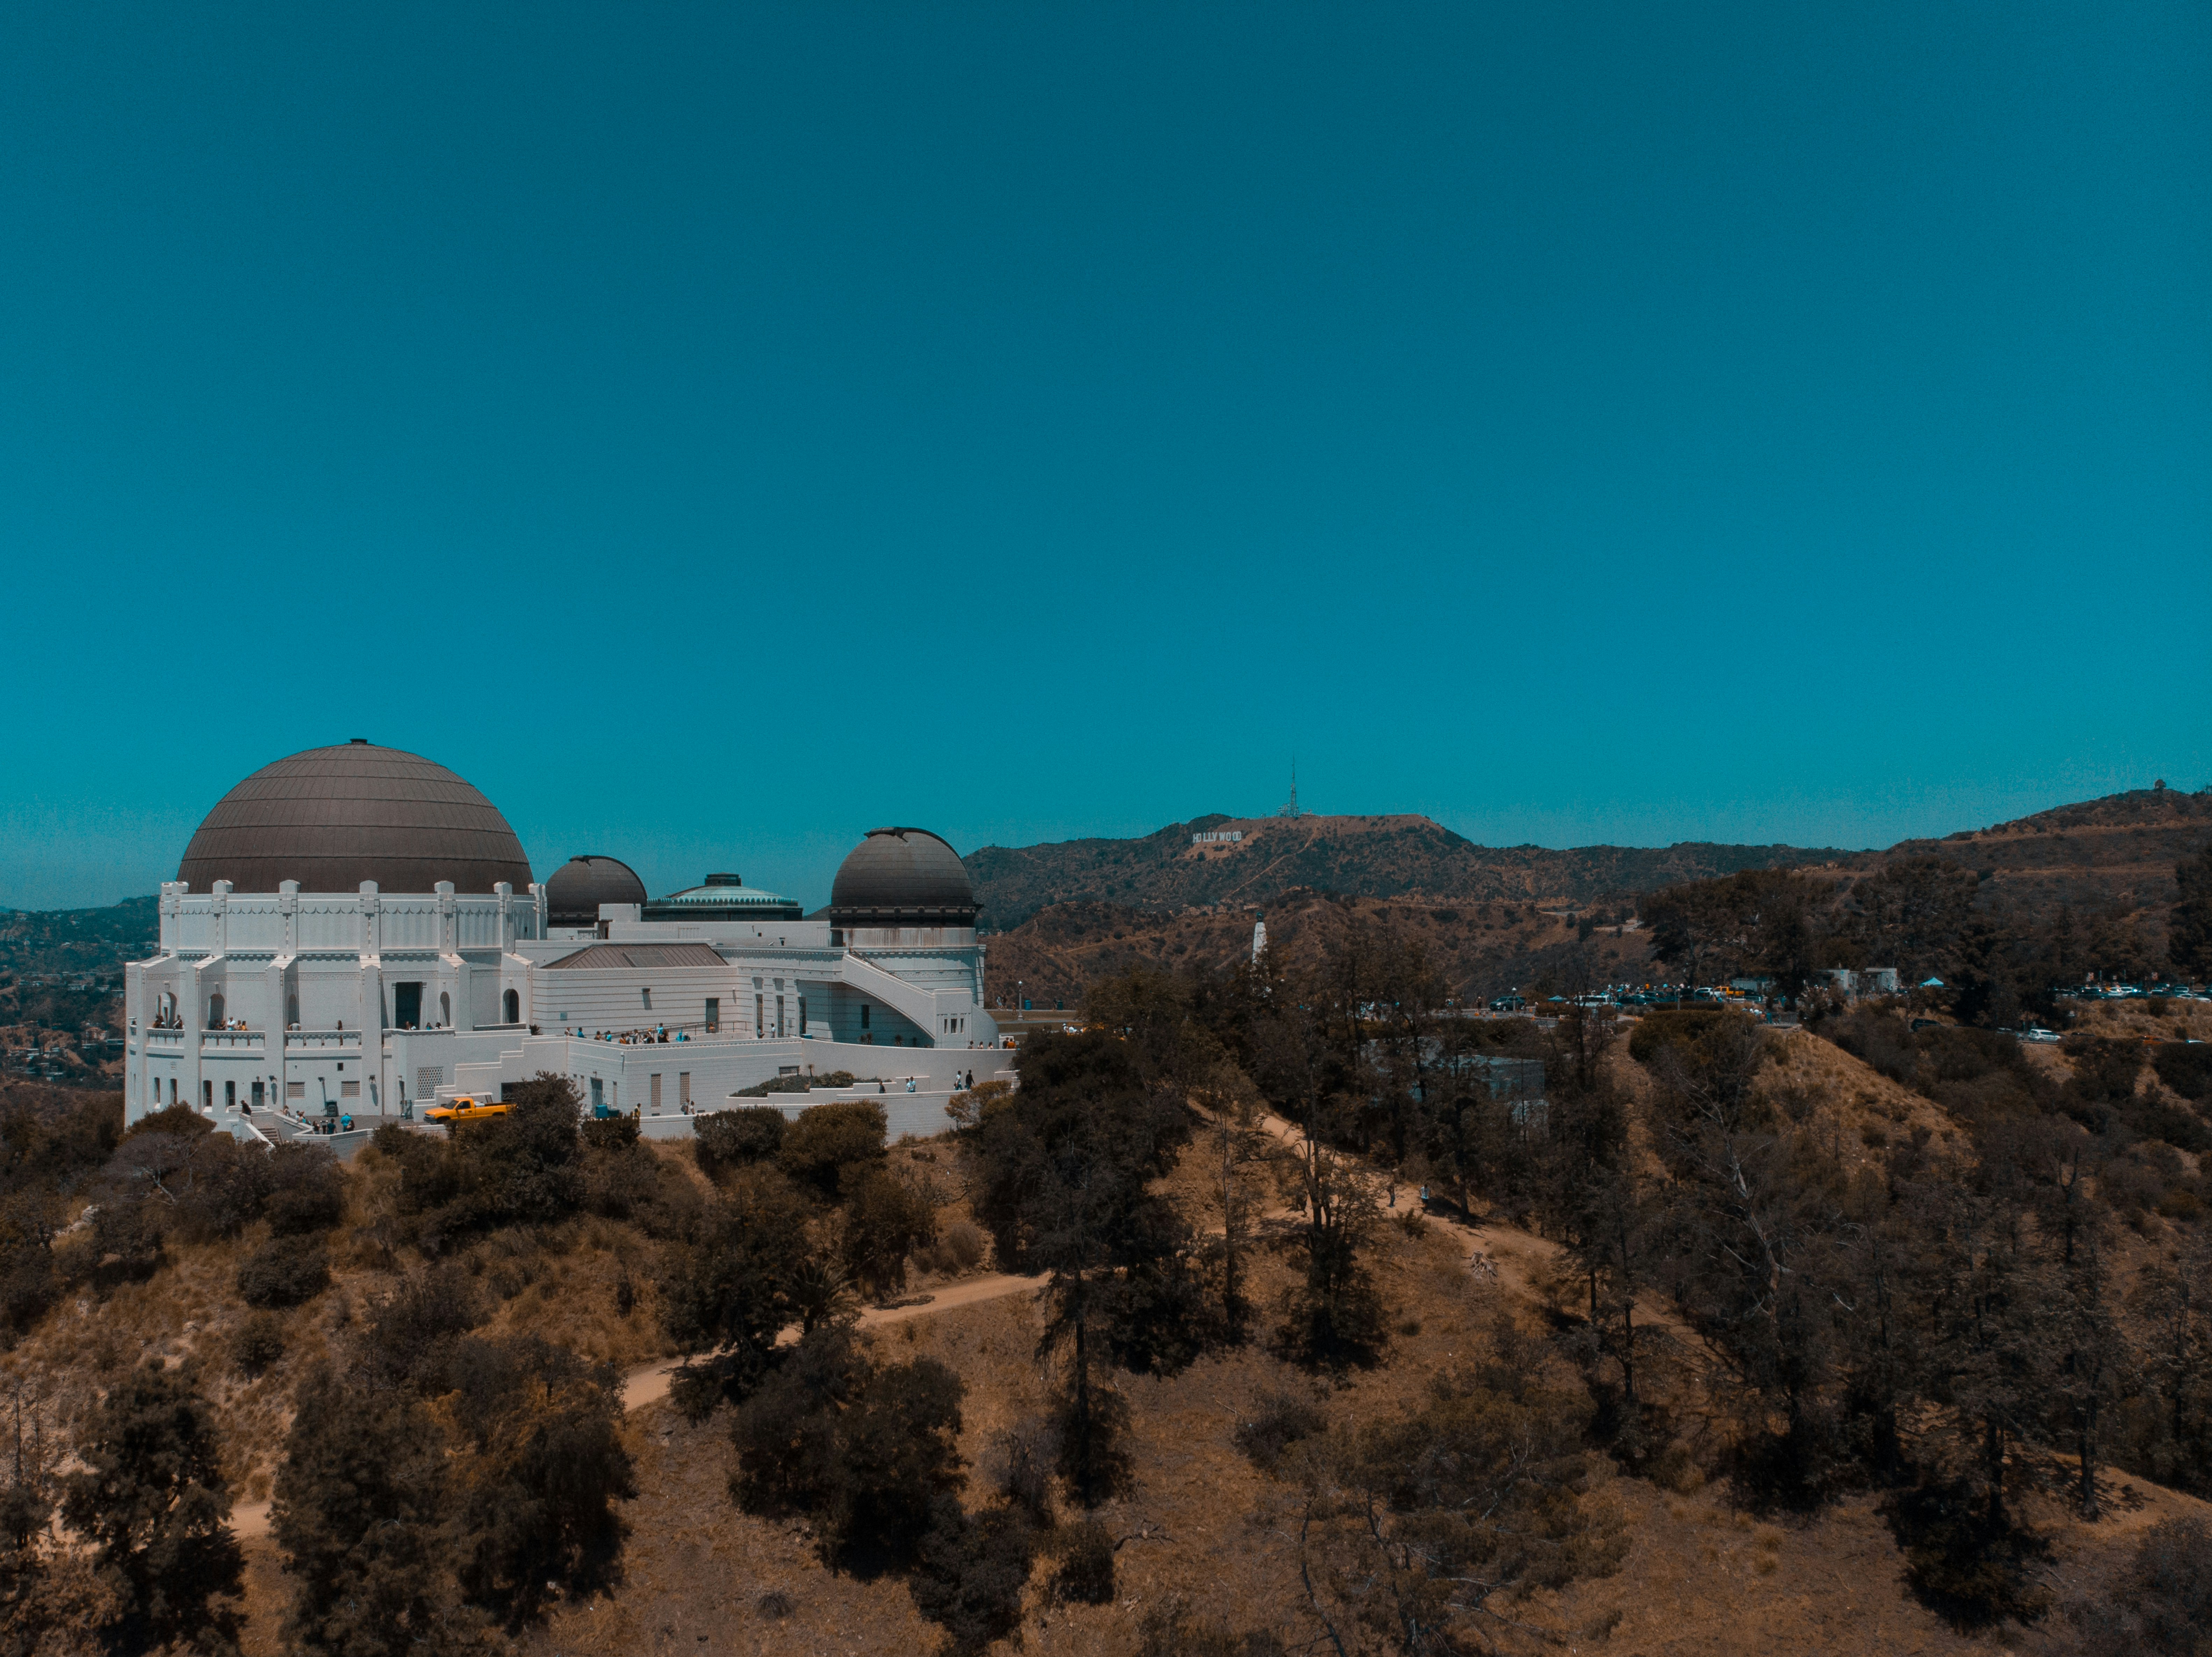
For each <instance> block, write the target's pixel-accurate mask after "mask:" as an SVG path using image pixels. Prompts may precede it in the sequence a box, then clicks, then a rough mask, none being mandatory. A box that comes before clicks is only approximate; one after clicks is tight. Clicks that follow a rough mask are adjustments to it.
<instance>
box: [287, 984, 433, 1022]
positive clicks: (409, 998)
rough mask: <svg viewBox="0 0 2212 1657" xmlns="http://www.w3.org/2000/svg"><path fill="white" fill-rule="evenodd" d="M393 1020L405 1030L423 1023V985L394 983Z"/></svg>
mask: <svg viewBox="0 0 2212 1657" xmlns="http://www.w3.org/2000/svg"><path fill="white" fill-rule="evenodd" d="M296 1016H297V1015H296V1014H295V1017H296ZM392 1023H393V1024H394V1025H395V1026H396V1027H397V1028H398V1029H403V1030H411V1029H416V1027H417V1026H419V1025H420V1024H421V1023H422V985H420V984H394V985H393V986H392Z"/></svg>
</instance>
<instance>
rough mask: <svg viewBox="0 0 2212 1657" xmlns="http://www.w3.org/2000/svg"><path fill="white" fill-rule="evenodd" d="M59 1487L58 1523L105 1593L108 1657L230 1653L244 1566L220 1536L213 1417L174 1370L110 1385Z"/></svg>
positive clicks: (134, 1374) (226, 1529)
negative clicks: (107, 1586)
mask: <svg viewBox="0 0 2212 1657" xmlns="http://www.w3.org/2000/svg"><path fill="white" fill-rule="evenodd" d="M77 1454H78V1455H79V1457H80V1458H81V1459H82V1460H83V1462H84V1464H85V1466H84V1470H83V1471H82V1472H74V1473H71V1474H70V1475H68V1476H67V1477H66V1478H64V1480H63V1481H62V1518H63V1520H64V1523H66V1524H67V1525H68V1527H70V1530H72V1531H74V1532H76V1534H78V1535H79V1536H81V1537H82V1538H83V1539H85V1541H86V1542H87V1543H88V1545H90V1547H91V1549H92V1551H93V1556H94V1561H95V1563H96V1564H97V1566H98V1568H99V1569H100V1573H101V1575H103V1576H105V1577H106V1579H107V1580H108V1581H109V1582H110V1583H111V1584H112V1587H113V1591H114V1593H115V1596H116V1600H117V1609H116V1618H115V1621H114V1622H113V1624H111V1625H110V1626H109V1627H108V1628H107V1629H106V1630H104V1633H105V1636H106V1640H107V1642H108V1643H109V1645H110V1646H112V1648H114V1649H115V1650H117V1651H123V1652H133V1653H136V1652H144V1651H152V1650H155V1649H156V1648H161V1647H164V1646H176V1647H181V1648H188V1649H191V1650H195V1651H201V1652H207V1653H228V1652H234V1651H236V1650H237V1648H238V1628H239V1621H240V1618H239V1611H238V1607H237V1599H238V1596H239V1593H240V1586H241V1583H242V1581H243V1578H244V1573H245V1569H246V1560H245V1556H244V1555H243V1554H242V1553H241V1552H240V1550H239V1545H238V1539H237V1537H236V1536H234V1534H233V1533H232V1532H231V1529H230V1526H229V1523H228V1520H229V1518H230V1496H229V1495H228V1492H227V1491H226V1490H225V1487H224V1480H223V1477H222V1465H221V1460H220V1449H219V1434H218V1430H217V1428H216V1420H215V1413H214V1411H212V1410H211V1409H210V1408H209V1406H208V1405H207V1402H206V1400H205V1399H202V1398H201V1397H200V1395H199V1393H198V1392H197V1390H195V1388H194V1387H192V1385H191V1381H190V1380H189V1379H188V1378H187V1377H186V1376H185V1375H184V1373H183V1372H181V1371H172V1370H167V1369H162V1368H161V1366H160V1365H159V1364H158V1363H149V1364H144V1365H142V1366H140V1367H139V1368H137V1369H129V1370H126V1371H125V1372H124V1373H123V1374H122V1375H119V1376H118V1377H117V1378H116V1381H115V1382H114V1384H113V1385H112V1387H110V1388H109V1389H108V1393H107V1396H106V1398H104V1399H101V1400H100V1403H99V1404H98V1405H95V1406H94V1409H93V1410H92V1411H91V1414H90V1417H88V1420H87V1421H86V1423H85V1425H84V1429H83V1431H82V1435H81V1437H80V1439H79V1441H78V1445H77Z"/></svg>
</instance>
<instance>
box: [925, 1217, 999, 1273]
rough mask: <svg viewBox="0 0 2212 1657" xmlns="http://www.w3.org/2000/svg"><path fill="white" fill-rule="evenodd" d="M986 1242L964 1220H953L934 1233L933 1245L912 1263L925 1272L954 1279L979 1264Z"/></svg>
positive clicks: (972, 1224) (978, 1229) (981, 1261)
mask: <svg viewBox="0 0 2212 1657" xmlns="http://www.w3.org/2000/svg"><path fill="white" fill-rule="evenodd" d="M987 1241H988V1240H987V1238H985V1236H984V1235H983V1232H982V1229H981V1227H979V1226H977V1225H975V1223H972V1222H970V1221H968V1220H955V1221H953V1222H952V1223H951V1224H950V1225H948V1226H945V1227H944V1228H943V1229H940V1230H939V1232H938V1234H937V1240H936V1241H934V1242H933V1243H930V1244H929V1245H927V1247H924V1248H922V1249H921V1250H920V1251H918V1252H917V1253H915V1263H916V1264H917V1265H919V1266H921V1268H922V1269H923V1270H924V1271H926V1272H936V1273H937V1274H938V1275H939V1277H943V1278H951V1277H957V1276H958V1275H959V1274H960V1273H962V1272H973V1271H974V1270H975V1268H976V1267H977V1266H981V1264H982V1263H983V1250H984V1247H985V1246H986V1243H987Z"/></svg>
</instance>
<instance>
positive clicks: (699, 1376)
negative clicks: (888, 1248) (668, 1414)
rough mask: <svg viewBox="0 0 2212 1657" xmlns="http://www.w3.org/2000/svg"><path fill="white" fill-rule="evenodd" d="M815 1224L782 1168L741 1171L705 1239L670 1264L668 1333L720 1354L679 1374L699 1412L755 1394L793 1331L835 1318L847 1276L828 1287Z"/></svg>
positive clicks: (664, 1281)
mask: <svg viewBox="0 0 2212 1657" xmlns="http://www.w3.org/2000/svg"><path fill="white" fill-rule="evenodd" d="M812 1220H813V1212H812V1210H811V1207H810V1205H809V1204H808V1203H807V1201H806V1199H805V1198H804V1197H803V1196H801V1195H800V1194H799V1190H798V1188H797V1187H794V1186H793V1184H792V1182H791V1181H789V1180H787V1179H786V1178H785V1177H784V1176H783V1174H781V1173H779V1172H778V1171H777V1170H776V1169H775V1168H769V1167H765V1166H757V1167H753V1168H741V1169H739V1170H738V1172H737V1174H734V1175H733V1176H732V1178H731V1181H730V1183H729V1187H728V1188H727V1190H726V1191H725V1192H724V1193H723V1194H722V1195H721V1197H720V1199H717V1201H716V1202H715V1203H714V1205H713V1207H712V1208H710V1209H709V1210H708V1212H707V1214H706V1217H705V1218H704V1220H703V1221H702V1224H701V1227H700V1231H699V1235H697V1237H696V1239H695V1240H693V1241H689V1242H684V1243H679V1244H677V1245H674V1246H672V1247H671V1248H670V1249H669V1250H668V1252H667V1253H666V1255H665V1257H664V1261H663V1265H662V1269H661V1275H660V1308H661V1318H662V1323H663V1326H664V1327H665V1329H666V1330H667V1332H668V1335H669V1338H671V1340H673V1341H674V1342H675V1343H676V1344H677V1346H678V1349H679V1350H683V1351H684V1352H687V1353H692V1354H699V1353H711V1354H713V1356H712V1357H710V1358H708V1359H707V1360H706V1361H705V1362H703V1363H702V1362H697V1361H696V1360H695V1361H694V1362H692V1363H690V1364H689V1365H687V1369H688V1370H689V1371H690V1373H689V1374H685V1373H684V1372H679V1378H680V1379H681V1380H683V1381H684V1382H685V1383H686V1384H685V1385H684V1386H681V1387H678V1388H677V1389H676V1390H677V1393H678V1398H679V1400H680V1401H684V1402H685V1403H686V1407H687V1408H688V1409H689V1410H690V1411H691V1412H693V1413H694V1414H696V1415H703V1414H704V1413H706V1412H707V1411H711V1410H712V1409H713V1408H714V1405H715V1404H716V1403H717V1402H720V1400H721V1399H724V1398H727V1399H732V1400H735V1399H740V1398H743V1397H744V1396H745V1395H746V1394H747V1393H750V1391H751V1390H752V1388H753V1387H756V1386H757V1385H758V1384H759V1382H760V1381H761V1378H762V1377H763V1375H766V1374H767V1373H768V1370H769V1365H770V1363H771V1361H772V1360H773V1358H774V1357H775V1343H776V1338H777V1336H779V1335H780V1334H781V1333H782V1332H783V1329H784V1326H786V1325H787V1324H791V1323H799V1324H801V1325H803V1326H805V1327H806V1328H808V1329H811V1328H813V1327H815V1326H818V1325H819V1324H820V1323H821V1322H823V1320H826V1319H827V1318H829V1316H831V1315H833V1314H834V1308H835V1307H836V1303H837V1301H838V1295H837V1292H836V1291H837V1288H838V1285H839V1284H840V1283H842V1274H835V1275H834V1276H833V1277H831V1278H829V1279H828V1280H825V1267H827V1266H828V1264H829V1263H828V1262H825V1261H824V1260H823V1259H822V1257H821V1254H820V1252H819V1251H818V1250H817V1247H816V1246H815V1243H814V1241H813V1239H812V1238H811V1235H810V1227H811V1223H812Z"/></svg>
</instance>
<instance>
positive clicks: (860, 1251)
mask: <svg viewBox="0 0 2212 1657" xmlns="http://www.w3.org/2000/svg"><path fill="white" fill-rule="evenodd" d="M852 1172H853V1174H854V1175H856V1176H857V1177H855V1178H854V1179H853V1181H851V1187H852V1188H851V1190H850V1191H849V1192H848V1194H847V1196H846V1199H845V1229H844V1235H843V1238H842V1250H843V1254H844V1260H845V1270H846V1272H848V1274H849V1275H850V1276H851V1278H852V1279H853V1281H854V1282H855V1283H857V1284H860V1287H861V1288H862V1289H864V1290H866V1291H867V1292H868V1293H870V1294H872V1295H873V1296H876V1297H877V1298H878V1300H880V1299H882V1298H883V1297H884V1296H887V1295H890V1294H893V1293H895V1292H896V1291H897V1290H901V1289H903V1288H905V1287H906V1263H907V1256H908V1255H909V1254H911V1253H913V1252H914V1251H915V1249H917V1248H919V1247H921V1246H922V1245H924V1244H925V1243H927V1242H929V1241H932V1240H933V1238H934V1237H935V1236H936V1235H937V1211H936V1210H935V1209H933V1207H931V1206H930V1202H929V1199H928V1198H927V1197H926V1196H924V1195H923V1194H922V1193H921V1192H920V1191H918V1190H917V1189H915V1187H914V1185H913V1183H912V1182H911V1181H907V1180H904V1179H902V1178H900V1177H899V1175H897V1174H894V1173H892V1172H891V1171H890V1169H889V1168H884V1167H880V1166H870V1165H868V1164H866V1163H859V1164H854V1166H853V1168H852Z"/></svg>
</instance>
